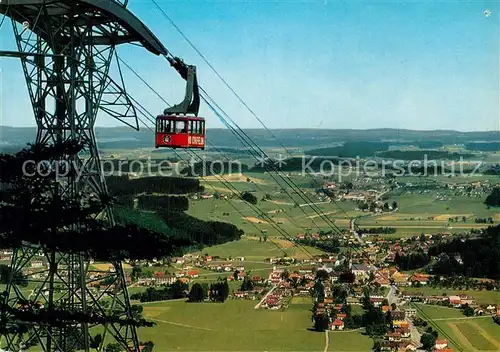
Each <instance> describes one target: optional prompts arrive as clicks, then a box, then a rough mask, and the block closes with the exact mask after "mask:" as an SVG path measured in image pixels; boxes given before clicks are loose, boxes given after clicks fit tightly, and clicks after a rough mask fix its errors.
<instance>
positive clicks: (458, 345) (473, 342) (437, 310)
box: [418, 304, 500, 352]
mask: <svg viewBox="0 0 500 352" xmlns="http://www.w3.org/2000/svg"><path fill="white" fill-rule="evenodd" d="M418 307H419V309H421V310H422V311H424V313H425V314H426V315H427V316H428V317H429V318H431V319H433V325H434V328H437V330H438V332H439V338H440V339H449V341H448V342H449V343H450V344H451V347H452V348H454V349H455V350H458V349H461V350H462V351H471V352H476V351H481V352H483V351H484V352H487V351H488V352H493V351H498V350H499V349H500V338H499V336H500V326H499V325H498V324H495V323H494V322H493V319H492V318H491V316H479V317H465V316H464V315H463V314H462V313H461V312H460V311H459V310H458V309H454V308H446V307H437V306H431V305H425V304H418Z"/></svg>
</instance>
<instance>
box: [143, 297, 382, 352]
mask: <svg viewBox="0 0 500 352" xmlns="http://www.w3.org/2000/svg"><path fill="white" fill-rule="evenodd" d="M256 303H257V302H256V301H247V300H231V299H230V300H228V301H226V302H225V303H186V302H185V301H169V302H156V303H151V304H146V305H144V315H145V317H147V318H148V319H150V320H152V321H154V322H156V323H157V325H156V326H155V327H153V328H142V329H140V331H139V336H140V339H141V340H143V341H145V340H149V339H151V340H154V341H155V345H156V349H157V350H158V351H162V352H163V351H165V352H166V351H310V352H312V351H326V350H327V351H368V350H370V348H371V346H372V345H373V343H372V341H371V339H370V338H368V337H366V336H363V335H362V334H361V333H360V332H330V333H329V345H328V346H326V339H325V334H324V333H320V332H314V331H310V328H311V326H312V323H311V311H310V310H311V308H312V300H311V299H310V298H305V299H299V300H294V301H293V302H292V304H291V306H290V307H289V308H288V309H287V310H285V311H268V310H255V309H254V306H255V304H256Z"/></svg>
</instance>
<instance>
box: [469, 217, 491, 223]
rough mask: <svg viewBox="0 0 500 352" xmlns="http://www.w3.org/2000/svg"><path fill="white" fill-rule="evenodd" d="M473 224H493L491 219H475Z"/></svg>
mask: <svg viewBox="0 0 500 352" xmlns="http://www.w3.org/2000/svg"><path fill="white" fill-rule="evenodd" d="M474 222H475V223H476V224H493V222H494V221H493V218H475V219H474Z"/></svg>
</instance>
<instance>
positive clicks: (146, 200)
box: [136, 195, 189, 211]
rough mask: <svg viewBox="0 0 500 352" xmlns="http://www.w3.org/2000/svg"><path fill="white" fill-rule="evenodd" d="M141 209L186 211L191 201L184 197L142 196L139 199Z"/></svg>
mask: <svg viewBox="0 0 500 352" xmlns="http://www.w3.org/2000/svg"><path fill="white" fill-rule="evenodd" d="M136 199H137V203H138V204H137V205H138V207H139V209H144V210H164V209H167V210H168V211H185V210H188V209H189V200H188V199H187V197H182V196H157V195H140V196H138V197H137V198H136Z"/></svg>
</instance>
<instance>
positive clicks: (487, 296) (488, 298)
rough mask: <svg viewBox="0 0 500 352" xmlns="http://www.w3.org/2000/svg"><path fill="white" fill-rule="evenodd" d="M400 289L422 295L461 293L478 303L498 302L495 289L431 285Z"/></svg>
mask: <svg viewBox="0 0 500 352" xmlns="http://www.w3.org/2000/svg"><path fill="white" fill-rule="evenodd" d="M402 290H403V291H406V292H422V293H423V294H424V295H433V296H441V295H442V294H443V293H446V295H447V296H452V295H462V294H463V295H467V296H470V297H472V298H473V299H474V300H476V302H477V303H478V304H493V305H498V304H500V294H499V293H498V292H497V291H487V290H481V291H478V290H454V289H448V288H432V287H405V288H403V289H402Z"/></svg>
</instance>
